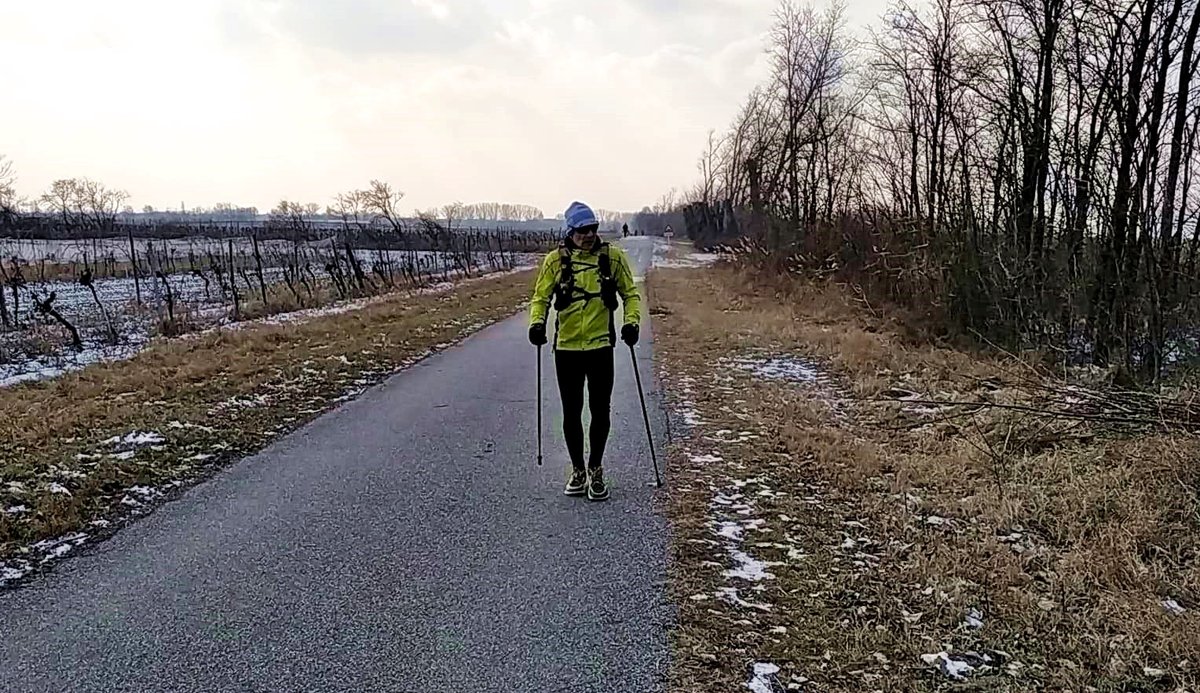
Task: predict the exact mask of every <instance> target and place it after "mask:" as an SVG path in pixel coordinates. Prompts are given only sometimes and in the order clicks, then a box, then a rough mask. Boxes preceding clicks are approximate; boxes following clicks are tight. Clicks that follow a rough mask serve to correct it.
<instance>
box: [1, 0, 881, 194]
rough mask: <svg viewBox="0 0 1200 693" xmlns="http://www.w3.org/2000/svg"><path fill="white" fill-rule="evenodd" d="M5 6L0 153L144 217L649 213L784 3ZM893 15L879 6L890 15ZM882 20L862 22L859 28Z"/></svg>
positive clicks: (691, 163) (718, 116) (517, 0)
mask: <svg viewBox="0 0 1200 693" xmlns="http://www.w3.org/2000/svg"><path fill="white" fill-rule="evenodd" d="M0 3H5V4H6V7H5V22H4V23H3V24H0V64H3V65H6V66H9V67H12V66H19V67H18V68H17V69H10V70H9V71H8V73H7V74H8V77H7V78H6V80H7V81H6V84H5V89H6V93H8V94H13V95H15V98H14V100H13V101H14V102H15V104H16V106H15V107H14V106H12V105H10V106H8V107H6V108H5V109H3V110H0V153H5V154H8V155H9V156H10V157H11V158H12V159H13V160H14V164H15V166H16V167H17V168H18V173H19V174H20V180H19V181H18V187H19V188H20V191H21V192H22V193H24V194H36V193H38V192H40V191H41V190H44V189H45V187H46V186H48V185H49V182H50V181H51V180H53V179H54V178H57V177H69V176H76V175H89V176H94V177H96V178H99V179H101V180H104V181H105V182H107V183H109V184H111V185H115V186H119V187H122V188H125V189H127V190H128V191H129V192H130V193H131V194H132V196H133V199H132V203H133V204H134V205H135V206H140V205H142V204H153V205H155V206H159V207H167V206H171V207H178V205H179V203H180V201H185V202H187V203H188V204H192V205H194V204H205V205H208V204H213V203H215V202H221V201H228V202H235V203H241V204H255V205H258V206H259V207H262V208H266V207H269V206H271V205H272V204H274V203H275V202H276V201H278V200H279V199H280V198H282V197H289V198H294V199H300V200H303V201H310V200H311V201H316V202H321V203H325V202H328V201H329V199H330V197H331V196H332V195H333V194H335V193H337V192H339V191H341V190H345V189H347V188H350V187H354V186H361V185H364V184H365V183H366V182H367V181H368V180H369V179H371V178H376V177H380V178H386V179H388V180H390V181H391V182H392V183H393V184H394V185H395V186H396V187H398V188H400V189H402V190H405V191H407V192H408V198H407V199H406V202H407V203H410V204H411V205H412V206H421V207H426V206H432V205H437V204H441V203H444V202H447V201H451V200H455V199H459V200H463V201H476V200H503V201H512V202H525V203H531V204H537V205H539V206H542V208H543V209H544V210H545V211H546V212H547V213H548V214H551V215H553V214H554V213H556V212H558V211H561V208H562V207H565V205H566V204H567V203H569V202H570V201H571V200H573V199H576V198H581V199H585V200H588V201H590V202H591V203H592V204H595V205H597V206H602V207H606V208H610V209H613V208H615V209H637V208H640V207H641V205H643V204H646V203H648V202H651V201H653V200H654V199H656V198H657V197H658V196H659V195H660V194H661V193H662V192H664V191H665V190H666V189H667V188H669V187H671V186H679V187H683V186H685V185H688V184H690V183H691V182H692V181H693V179H694V176H695V161H696V157H697V156H698V155H699V153H700V151H701V149H702V148H703V145H704V140H705V137H706V134H707V132H708V130H709V129H710V128H724V127H725V126H726V125H727V124H728V122H729V121H730V119H731V118H732V117H733V115H734V113H736V111H737V109H738V107H739V106H740V104H741V100H742V98H743V97H744V96H745V94H746V92H747V91H749V89H750V88H751V87H752V86H753V85H754V84H755V83H756V82H757V81H758V80H759V79H760V78H761V76H762V75H763V74H764V72H765V61H764V59H763V55H762V49H763V33H764V32H765V31H766V29H767V28H768V27H769V25H770V22H771V10H772V8H773V6H774V1H773V0H745V1H734V0H694V1H689V2H686V3H684V2H667V1H665V0H643V1H641V2H638V1H635V0H570V1H569V2H568V1H567V0H488V1H487V2H484V1H483V0H455V1H454V2H450V1H449V0H408V1H407V2H404V1H400V0H340V1H334V0H193V1H192V2H188V3H175V2H172V3H166V2H161V1H160V0H107V1H106V2H105V3H92V2H84V1H83V0H43V1H42V2H38V3H21V2H15V1H13V0H0ZM876 4H878V3H876ZM856 11H864V10H856Z"/></svg>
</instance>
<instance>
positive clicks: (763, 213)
mask: <svg viewBox="0 0 1200 693" xmlns="http://www.w3.org/2000/svg"><path fill="white" fill-rule="evenodd" d="M1198 30H1200V3H1198V2H1197V1H1196V0H932V1H931V2H930V3H928V4H925V5H922V6H920V7H914V6H911V5H909V4H907V3H903V2H900V3H897V4H894V5H893V6H892V7H891V8H890V9H889V10H888V12H887V13H886V15H885V16H884V17H883V20H882V22H881V24H880V25H879V26H876V27H873V29H872V31H871V32H870V38H869V39H867V40H865V41H864V40H856V39H855V38H854V37H853V35H852V34H851V33H850V31H849V30H848V28H847V24H846V20H845V12H844V6H843V5H840V4H834V5H830V6H828V7H825V8H824V9H821V10H818V9H816V8H814V7H812V6H806V5H801V4H799V3H797V2H794V1H793V0H785V1H784V2H782V3H781V4H780V5H779V7H778V9H777V11H776V13H775V21H774V25H773V28H772V31H771V33H770V39H769V51H770V57H771V66H772V73H771V76H770V78H769V79H768V80H767V81H766V82H764V83H763V84H760V85H759V86H757V87H756V88H755V89H754V90H753V91H752V92H751V93H750V94H749V95H748V96H747V97H746V100H745V102H744V103H743V105H742V107H741V110H740V112H739V114H738V116H737V117H736V118H735V120H734V122H733V123H732V124H731V125H730V126H729V127H728V129H727V130H725V131H724V132H723V133H721V134H717V133H713V135H712V136H711V137H710V139H709V142H708V146H707V147H706V149H705V151H704V152H703V153H702V155H701V157H700V160H699V165H698V168H699V172H700V177H699V182H698V183H697V184H696V186H695V187H694V189H692V190H691V191H689V194H688V195H687V199H686V200H685V203H684V204H682V205H680V206H679V208H678V209H677V210H676V211H677V212H679V213H681V214H686V215H687V216H688V217H689V224H688V229H689V232H691V233H692V235H693V236H694V237H699V238H701V239H703V240H704V241H705V242H711V241H714V240H721V239H727V238H730V237H734V236H742V235H744V236H746V237H748V238H753V239H755V242H756V243H757V244H758V245H759V246H760V247H761V248H763V252H764V253H768V254H770V255H771V257H773V258H774V259H775V261H776V262H782V261H783V258H792V261H793V262H799V263H801V264H802V265H803V266H804V268H805V269H806V270H808V271H817V272H822V273H825V274H835V275H838V276H840V277H843V278H847V279H853V280H854V281H856V282H858V283H860V285H862V286H863V287H865V288H867V289H869V290H871V291H872V292H874V293H876V294H883V295H885V296H886V297H888V298H890V299H893V300H895V301H898V302H900V303H905V304H908V305H910V306H913V307H918V308H922V309H924V310H928V311H930V312H932V313H935V314H936V316H937V317H939V318H941V320H942V321H943V322H944V323H945V324H946V325H947V326H948V327H950V328H952V329H954V330H957V331H960V332H967V333H973V334H978V335H983V336H985V337H987V338H988V339H989V340H991V339H995V340H1000V341H1001V342H1002V343H1005V344H1008V345H1012V346H1037V347H1042V348H1048V349H1051V350H1053V351H1055V352H1057V353H1060V354H1062V355H1064V356H1065V355H1069V354H1075V355H1079V354H1082V355H1084V356H1085V357H1086V358H1087V359H1089V360H1090V361H1092V362H1093V363H1096V364H1098V365H1113V364H1115V365H1119V366H1122V367H1124V369H1125V370H1127V371H1128V372H1129V373H1130V374H1136V375H1139V376H1141V377H1142V378H1144V379H1148V380H1154V379H1156V378H1158V376H1159V374H1160V373H1161V371H1162V368H1163V366H1164V364H1165V362H1166V361H1167V360H1168V359H1169V358H1170V357H1171V356H1172V354H1171V350H1172V349H1173V348H1175V345H1177V344H1180V343H1183V342H1186V341H1187V337H1188V336H1189V335H1190V334H1191V332H1192V330H1193V329H1194V326H1195V325H1196V319H1197V317H1200V315H1198V313H1197V307H1198V306H1197V302H1196V300H1195V299H1194V296H1195V295H1196V289H1197V288H1200V281H1198V280H1200V277H1198V274H1197V267H1196V264H1197V252H1198V250H1200V247H1198V243H1200V234H1198V233H1197V229H1196V222H1197V209H1198V208H1200V201H1198V200H1197V185H1196V176H1195V174H1196V168H1197V167H1196V141H1197V130H1198V129H1200V117H1198V111H1197V108H1198V103H1200V99H1197V98H1196V94H1195V92H1196V84H1195V80H1194V79H1193V76H1194V75H1195V72H1196V68H1197V62H1198V60H1200V56H1198V55H1197V52H1196V38H1197V33H1198Z"/></svg>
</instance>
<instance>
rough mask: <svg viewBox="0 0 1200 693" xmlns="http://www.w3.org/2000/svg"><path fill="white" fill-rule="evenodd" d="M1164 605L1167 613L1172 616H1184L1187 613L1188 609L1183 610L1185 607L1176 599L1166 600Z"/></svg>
mask: <svg viewBox="0 0 1200 693" xmlns="http://www.w3.org/2000/svg"><path fill="white" fill-rule="evenodd" d="M1162 605H1163V608H1164V609H1166V610H1167V613H1169V614H1171V615H1172V616H1182V615H1184V614H1185V613H1187V609H1185V608H1183V606H1182V605H1180V603H1179V602H1177V601H1175V600H1174V599H1164V600H1163V603H1162Z"/></svg>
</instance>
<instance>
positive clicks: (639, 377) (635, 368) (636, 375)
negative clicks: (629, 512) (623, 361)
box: [629, 344, 662, 488]
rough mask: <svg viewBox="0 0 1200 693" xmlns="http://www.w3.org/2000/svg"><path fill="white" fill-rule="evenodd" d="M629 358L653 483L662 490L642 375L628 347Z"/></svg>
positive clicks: (630, 346)
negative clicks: (635, 381) (651, 465)
mask: <svg viewBox="0 0 1200 693" xmlns="http://www.w3.org/2000/svg"><path fill="white" fill-rule="evenodd" d="M629 358H630V360H632V361H633V377H634V378H636V379H637V389H638V399H640V400H641V401H642V420H644V421H645V422H646V442H647V443H649V444H650V459H651V460H653V462H654V482H655V483H656V484H657V485H658V487H659V488H662V477H660V476H659V475H658V457H657V456H656V455H655V454H654V436H653V435H652V434H651V433H650V415H649V414H648V413H646V395H644V394H643V393H642V373H641V371H639V370H638V365H637V354H635V353H634V352H633V345H632V344H630V345H629Z"/></svg>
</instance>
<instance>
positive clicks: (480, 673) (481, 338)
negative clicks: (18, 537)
mask: <svg viewBox="0 0 1200 693" xmlns="http://www.w3.org/2000/svg"><path fill="white" fill-rule="evenodd" d="M626 245H627V247H628V248H629V252H630V255H631V257H633V258H634V260H635V262H636V264H637V265H638V267H639V274H641V273H644V271H645V269H646V268H647V267H648V265H649V263H650V260H651V253H652V246H651V245H650V242H649V239H632V240H631V241H628V242H627V243H626ZM644 329H645V336H646V338H647V339H646V341H645V342H643V345H642V346H641V347H639V358H640V359H648V358H649V351H650V344H649V341H650V337H651V334H650V331H649V329H648V326H646V327H645V328H644ZM525 332H526V330H525V318H524V316H523V315H522V316H517V317H514V318H513V319H511V320H508V321H506V322H504V323H501V324H499V325H496V326H494V327H492V328H490V329H488V330H485V331H483V332H481V333H480V334H478V335H476V336H475V337H473V338H471V339H469V340H468V341H466V342H465V343H463V344H462V345H461V346H459V347H457V348H454V349H451V350H448V351H446V352H443V353H441V354H440V355H438V356H435V357H433V358H430V359H428V360H426V361H425V362H423V363H422V364H420V365H418V366H415V367H413V368H412V369H410V370H408V371H407V372H405V373H402V374H399V375H397V376H395V377H394V378H392V379H391V380H389V381H388V382H386V383H385V384H383V385H381V386H379V387H377V388H375V389H373V390H371V391H369V392H368V393H366V394H364V395H363V396H362V397H360V398H359V399H358V400H356V401H354V402H349V403H347V404H345V405H344V406H342V407H341V408H339V409H338V410H336V411H333V412H331V413H329V414H328V415H326V416H323V417H321V418H320V419H319V420H317V421H315V422H313V423H312V424H311V425H309V426H307V427H306V428H304V429H302V430H300V431H297V432H295V433H294V434H292V435H289V436H287V437H285V438H283V439H281V440H279V441H278V442H277V443H275V444H274V445H272V446H271V447H270V448H268V449H266V450H264V451H263V452H262V453H261V454H259V455H256V456H254V457H251V458H248V459H246V460H243V461H242V462H240V463H238V464H236V465H234V466H233V467H231V468H229V469H227V470H226V471H224V472H223V473H221V474H220V475H218V476H217V477H216V478H214V479H212V480H210V481H208V482H206V483H204V484H201V485H199V486H197V487H195V488H194V489H192V490H191V491H189V492H188V493H187V494H185V495H184V496H183V498H181V499H180V500H178V501H176V502H174V503H171V504H168V505H166V506H164V507H163V508H161V509H159V511H158V512H156V513H155V514H153V515H151V516H149V517H147V518H145V519H143V520H142V521H140V522H137V523H135V524H133V525H132V526H130V527H128V528H126V529H125V530H123V531H122V532H120V533H118V534H117V535H116V536H115V537H114V538H113V539H111V540H110V541H108V542H105V543H103V544H101V545H99V546H97V547H94V548H93V549H91V550H90V551H88V552H85V553H83V554H82V555H80V556H78V557H76V558H74V559H71V560H68V561H67V562H65V563H63V564H62V565H61V566H59V568H58V569H57V570H55V571H54V572H53V573H52V574H50V575H48V576H46V577H44V578H43V579H41V580H38V581H35V582H34V583H32V584H30V585H29V586H27V587H25V588H22V589H18V590H14V591H10V592H8V593H3V594H0V690H3V691H4V692H5V693H9V692H20V693H26V692H28V693H33V692H40V691H54V692H55V693H59V692H63V691H105V692H109V693H111V692H117V691H139V692H147V691H178V692H190V691H198V692H199V691H203V692H205V693H209V692H212V691H414V692H415V691H420V692H422V693H425V692H432V691H504V692H508V693H511V692H515V691H538V692H539V693H544V692H547V691H636V692H638V693H644V692H646V691H658V690H663V689H664V683H663V682H664V677H665V671H666V667H667V635H666V629H667V628H668V627H669V624H670V620H671V618H672V612H671V609H670V607H669V604H668V602H667V599H666V595H665V563H666V526H665V521H664V519H663V518H662V517H661V516H660V515H659V514H658V512H657V511H656V509H655V507H656V504H657V501H658V500H659V498H658V497H659V496H660V495H661V494H662V493H663V491H660V490H657V489H655V488H654V473H653V468H652V466H651V464H650V459H649V456H648V451H647V448H646V440H645V429H644V425H643V423H642V420H641V410H640V405H639V403H638V399H637V391H636V386H635V383H634V379H633V373H632V367H631V364H630V361H629V357H628V355H629V352H628V350H627V349H625V350H624V351H623V352H620V351H619V352H618V356H623V357H624V358H622V359H620V360H618V362H617V365H618V368H617V373H618V376H617V384H616V392H615V393H614V402H613V407H614V408H613V423H614V433H613V439H612V440H611V443H610V446H609V450H610V453H609V455H608V460H607V461H606V462H607V464H606V466H607V468H608V469H609V475H610V477H611V480H612V482H613V497H612V499H611V500H609V501H608V502H606V503H600V504H596V503H589V502H588V501H587V500H585V499H579V498H568V497H565V496H563V495H562V494H561V487H562V484H563V482H564V481H565V469H566V465H568V464H569V463H568V462H567V458H566V453H565V450H564V449H563V446H562V444H561V435H560V434H559V433H558V432H557V430H558V425H557V424H558V421H559V414H560V407H559V404H558V399H557V394H556V391H555V388H554V383H553V381H552V379H550V378H547V379H546V382H545V383H544V395H545V397H546V398H547V399H546V408H545V410H544V411H545V414H546V418H547V421H548V425H547V435H546V438H545V440H546V444H547V455H546V464H545V466H543V467H541V468H539V467H537V465H536V452H535V450H536V448H535V441H536V438H535V435H536V430H535V429H536V417H535V408H534V388H533V379H534V370H533V367H534V365H535V358H534V353H535V352H534V350H533V347H531V346H529V343H528V342H527V341H526V339H525ZM546 352H547V353H545V354H544V358H545V361H544V368H545V369H546V372H547V373H552V369H551V360H550V354H549V352H548V350H546ZM641 365H642V376H643V382H644V383H645V384H646V385H647V387H650V388H651V389H653V388H654V386H653V385H652V383H651V380H650V378H651V373H652V370H651V369H650V368H649V364H648V362H646V361H644V360H643V361H642V363H641ZM647 396H648V397H651V394H650V393H648V395H647ZM656 399H657V398H653V399H650V400H649V402H650V404H651V407H652V417H653V419H654V425H655V426H656V427H658V426H660V424H661V422H662V418H661V414H660V413H659V412H658V410H657V407H655V406H654V402H655V401H656ZM659 430H662V429H661V428H659ZM659 441H660V442H659V449H661V438H659Z"/></svg>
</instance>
